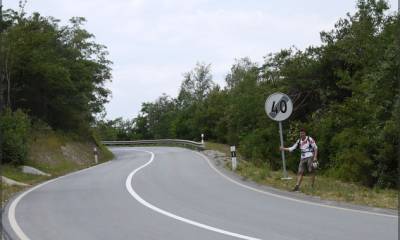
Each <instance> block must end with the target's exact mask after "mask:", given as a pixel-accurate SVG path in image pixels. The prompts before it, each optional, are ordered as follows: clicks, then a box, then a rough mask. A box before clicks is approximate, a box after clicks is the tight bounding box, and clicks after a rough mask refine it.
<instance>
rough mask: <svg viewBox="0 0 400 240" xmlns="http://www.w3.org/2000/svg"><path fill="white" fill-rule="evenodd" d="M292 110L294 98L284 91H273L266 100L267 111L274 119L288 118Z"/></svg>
mask: <svg viewBox="0 0 400 240" xmlns="http://www.w3.org/2000/svg"><path fill="white" fill-rule="evenodd" d="M292 111H293V103H292V100H290V98H289V96H288V95H286V94H284V93H273V94H271V95H270V96H269V97H268V98H267V101H265V112H266V113H267V115H268V117H270V118H271V119H272V120H274V121H283V120H285V119H287V118H288V117H289V116H290V114H292Z"/></svg>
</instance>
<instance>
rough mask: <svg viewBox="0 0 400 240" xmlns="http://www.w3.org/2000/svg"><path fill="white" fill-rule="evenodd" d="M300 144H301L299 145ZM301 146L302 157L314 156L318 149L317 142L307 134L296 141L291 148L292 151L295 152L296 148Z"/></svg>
mask: <svg viewBox="0 0 400 240" xmlns="http://www.w3.org/2000/svg"><path fill="white" fill-rule="evenodd" d="M299 144H300V146H299ZM298 147H299V148H300V151H301V159H304V158H309V157H312V156H314V149H315V150H317V149H318V147H317V144H316V143H315V141H314V139H313V138H312V137H309V136H306V138H305V139H304V141H303V140H301V139H299V140H297V141H296V143H295V144H294V145H293V146H291V147H290V148H289V151H290V152H293V151H294V150H295V149H296V148H298Z"/></svg>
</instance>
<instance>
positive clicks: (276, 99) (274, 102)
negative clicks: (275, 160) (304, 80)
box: [265, 92, 293, 180]
mask: <svg viewBox="0 0 400 240" xmlns="http://www.w3.org/2000/svg"><path fill="white" fill-rule="evenodd" d="M292 111H293V103H292V100H290V98H289V96H288V95H286V94H284V93H280V92H278V93H273V94H271V95H270V96H269V97H268V98H267V101H265V112H266V113H267V115H268V117H270V118H271V119H272V120H274V121H278V122H279V137H280V140H281V147H282V149H281V154H282V166H283V178H282V179H285V180H289V179H291V177H288V175H287V171H286V161H285V151H284V150H283V146H284V145H283V129H282V121H283V120H285V119H287V118H288V117H289V116H290V114H292Z"/></svg>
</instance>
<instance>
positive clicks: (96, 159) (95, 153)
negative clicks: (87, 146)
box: [93, 147, 99, 164]
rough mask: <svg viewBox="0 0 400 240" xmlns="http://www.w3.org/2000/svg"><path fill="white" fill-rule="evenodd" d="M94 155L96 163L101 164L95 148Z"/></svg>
mask: <svg viewBox="0 0 400 240" xmlns="http://www.w3.org/2000/svg"><path fill="white" fill-rule="evenodd" d="M93 153H94V163H95V164H97V163H98V162H99V159H98V157H97V148H96V147H94V148H93Z"/></svg>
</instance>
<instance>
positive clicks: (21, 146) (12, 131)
mask: <svg viewBox="0 0 400 240" xmlns="http://www.w3.org/2000/svg"><path fill="white" fill-rule="evenodd" d="M29 130H30V120H29V117H28V115H26V114H25V113H24V112H22V111H21V110H17V111H15V112H12V111H11V110H10V109H6V110H5V111H4V112H3V113H2V114H1V115H0V137H1V148H0V150H1V155H2V159H3V163H11V164H14V165H18V164H23V163H24V162H25V160H26V158H27V153H28V134H29Z"/></svg>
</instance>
